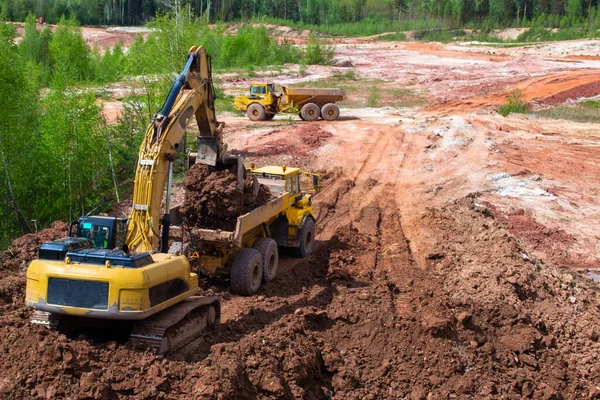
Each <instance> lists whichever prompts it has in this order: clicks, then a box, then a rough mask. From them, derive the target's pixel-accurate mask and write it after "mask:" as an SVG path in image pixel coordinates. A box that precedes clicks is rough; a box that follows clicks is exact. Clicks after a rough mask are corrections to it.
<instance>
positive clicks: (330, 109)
mask: <svg viewBox="0 0 600 400" xmlns="http://www.w3.org/2000/svg"><path fill="white" fill-rule="evenodd" d="M321 117H323V119H324V120H325V121H335V120H336V119H338V118H339V117H340V109H339V108H338V106H336V105H335V104H333V103H327V104H325V105H324V106H323V108H321Z"/></svg>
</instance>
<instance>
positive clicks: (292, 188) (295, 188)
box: [286, 175, 300, 196]
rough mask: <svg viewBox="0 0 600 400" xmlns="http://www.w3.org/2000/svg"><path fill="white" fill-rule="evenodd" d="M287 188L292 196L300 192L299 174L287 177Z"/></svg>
mask: <svg viewBox="0 0 600 400" xmlns="http://www.w3.org/2000/svg"><path fill="white" fill-rule="evenodd" d="M286 189H287V191H288V192H290V195H291V196H293V195H296V194H298V193H300V181H299V180H298V175H294V176H292V177H289V178H287V183H286Z"/></svg>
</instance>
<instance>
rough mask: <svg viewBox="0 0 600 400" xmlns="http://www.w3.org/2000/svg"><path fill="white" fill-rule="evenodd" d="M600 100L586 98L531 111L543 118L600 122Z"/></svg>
mask: <svg viewBox="0 0 600 400" xmlns="http://www.w3.org/2000/svg"><path fill="white" fill-rule="evenodd" d="M599 109H600V101H598V100H587V101H583V102H581V103H576V104H574V105H570V106H557V107H551V108H547V109H544V110H539V111H535V112H533V114H535V115H539V116H540V117H544V118H551V119H564V120H568V121H575V122H593V123H600V114H599V113H598V110H599Z"/></svg>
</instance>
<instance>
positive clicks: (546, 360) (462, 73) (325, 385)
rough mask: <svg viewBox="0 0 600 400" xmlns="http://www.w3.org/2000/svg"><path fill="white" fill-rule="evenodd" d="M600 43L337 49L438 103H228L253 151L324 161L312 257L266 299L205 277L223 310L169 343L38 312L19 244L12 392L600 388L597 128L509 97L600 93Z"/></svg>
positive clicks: (314, 163)
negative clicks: (521, 107) (250, 108)
mask: <svg viewBox="0 0 600 400" xmlns="http://www.w3.org/2000/svg"><path fill="white" fill-rule="evenodd" d="M596 47H598V49H596ZM494 53H495V54H494ZM596 53H600V44H597V43H596V42H593V41H573V42H562V43H554V44H540V45H536V46H532V47H526V48H507V49H497V48H488V47H485V46H458V45H437V44H432V45H429V44H427V45H421V44H414V43H408V44H407V43H383V44H382V43H368V42H367V43H351V44H348V45H344V44H343V43H342V44H339V45H338V48H337V54H336V58H338V59H342V60H344V59H348V60H351V61H352V62H353V63H354V65H356V67H355V68H356V71H357V73H358V74H359V76H361V77H363V78H373V77H378V78H383V79H386V80H387V83H386V85H388V86H389V87H390V88H404V87H406V86H409V87H411V88H412V89H413V90H415V91H417V92H419V93H421V94H423V95H424V96H426V97H427V98H428V100H429V104H428V105H426V106H423V107H421V108H398V109H393V108H385V109H342V115H343V116H345V118H343V119H342V120H341V121H338V122H336V123H324V122H316V123H303V122H299V121H292V122H290V121H288V120H287V119H281V118H280V117H277V118H276V119H275V120H274V121H271V122H265V123H264V124H256V123H250V122H249V121H247V120H246V119H244V118H240V117H234V116H227V117H224V118H223V119H224V120H225V122H226V123H227V128H226V136H225V141H226V142H227V143H228V144H229V146H230V148H233V149H237V150H238V151H239V152H240V153H241V154H243V155H244V156H245V157H246V160H247V162H256V163H257V164H260V165H262V164H266V163H274V164H286V165H300V166H302V167H303V168H308V169H312V170H315V171H316V170H320V171H325V177H326V179H325V189H324V190H323V192H322V193H320V194H319V195H318V196H316V197H315V209H316V212H317V214H318V235H317V239H318V241H319V245H318V248H317V250H316V253H315V254H314V255H313V256H312V257H310V258H308V259H304V260H299V259H294V258H291V257H287V256H284V257H283V259H282V262H281V266H280V271H279V275H278V278H277V279H276V281H275V282H273V283H271V284H268V285H265V286H264V287H263V288H262V289H261V291H260V292H259V294H258V295H256V296H253V297H250V298H243V297H238V296H233V295H230V294H229V293H228V292H227V289H226V287H225V286H220V285H218V286H212V287H208V286H207V287H206V293H208V294H213V295H216V296H219V297H220V298H221V300H222V307H223V323H222V324H221V325H220V326H217V327H215V328H213V329H210V330H209V331H208V332H207V334H206V335H205V336H204V337H203V338H201V339H199V340H197V341H196V342H194V343H192V344H190V345H189V346H187V347H186V348H184V349H182V350H181V351H180V352H178V353H176V354H173V355H171V356H169V357H167V358H163V357H158V356H155V355H152V354H150V353H140V352H139V351H135V350H132V349H129V348H128V347H127V346H126V345H117V344H115V343H104V344H95V343H90V342H88V341H86V340H82V339H80V340H68V339H66V338H63V337H60V336H59V335H57V334H55V333H47V332H46V331H44V330H43V329H41V328H36V327H31V326H29V325H28V324H27V316H28V314H29V311H28V310H26V309H25V308H24V307H23V305H22V298H23V288H24V277H23V270H24V269H23V267H24V264H23V263H22V262H20V261H19V260H22V259H27V256H28V254H29V257H31V253H32V252H33V250H30V251H28V252H24V253H22V254H19V255H17V254H14V255H13V254H12V253H16V250H17V249H15V250H13V252H12V253H6V254H5V255H4V262H3V263H2V267H1V268H0V307H1V310H2V317H0V318H1V321H2V322H1V323H2V326H3V338H2V339H1V341H0V362H1V363H2V364H3V365H6V366H7V367H6V368H5V371H6V372H5V374H4V376H3V377H0V394H2V397H4V398H22V397H42V398H44V397H46V398H52V397H60V396H65V397H92V398H120V397H133V398H181V397H190V398H206V399H212V398H232V399H233V398H235V399H243V398H247V399H252V398H308V399H321V398H335V399H351V398H373V399H375V398H399V399H401V398H409V399H442V398H461V399H462V398H473V399H475V398H478V399H479V398H506V399H520V398H536V399H560V398H567V399H576V398H598V397H600V388H598V387H597V386H596V385H597V384H598V382H599V379H600V366H599V365H598V363H597V354H598V350H600V344H599V342H598V340H599V338H600V328H598V326H599V324H598V322H599V321H600V309H599V305H600V297H599V294H600V292H599V291H598V286H597V284H596V283H594V282H593V281H591V280H590V279H588V278H586V277H584V276H583V275H582V274H580V273H579V272H577V271H576V270H575V269H574V268H579V267H600V263H599V262H598V260H599V256H600V246H599V243H598V240H599V239H598V232H599V231H600V229H599V228H600V223H599V222H600V213H598V200H597V199H598V190H599V185H600V183H598V180H597V176H598V174H599V173H600V170H599V169H600V164H599V163H598V161H597V160H598V158H599V157H598V156H599V151H598V139H599V136H600V127H599V126H598V125H597V124H580V123H573V122H569V121H557V120H547V119H543V118H538V117H533V116H523V115H511V116H509V117H508V118H503V117H501V116H500V115H498V114H497V113H495V112H494V111H493V106H494V105H497V104H501V103H502V102H503V101H504V100H503V99H505V97H506V95H507V94H508V93H510V91H511V90H512V88H514V87H520V88H522V90H523V92H524V93H525V96H526V98H527V100H531V101H534V102H539V103H541V104H543V103H544V101H545V100H546V99H551V100H548V101H547V102H548V103H552V102H556V101H564V100H567V99H568V98H569V94H571V95H572V96H575V95H577V96H579V95H580V94H581V93H585V96H586V97H592V96H596V95H598V94H600V93H593V91H594V90H593V89H592V88H593V87H594V86H595V84H594V82H596V81H600V78H597V79H594V74H595V73H596V72H597V69H600V61H599V60H597V59H594V58H582V56H584V55H586V54H596ZM488 55H489V56H490V57H489V59H487V58H486V57H487V56H488ZM492 56H493V57H492ZM308 70H309V73H310V74H312V75H309V76H313V77H319V76H326V75H328V74H331V73H332V71H333V70H336V68H334V67H333V68H332V67H310V68H309V69H308ZM283 79H286V78H283ZM289 79H290V81H292V82H293V80H294V79H296V78H295V77H290V78H289ZM303 79H304V78H303ZM281 83H287V82H285V81H284V82H281ZM240 86H245V83H241V84H240ZM559 96H563V97H562V98H561V97H559ZM261 149H268V151H265V152H261ZM31 240H32V239H31V238H30V240H29V241H27V243H32V242H31ZM21 243H22V242H21ZM30 245H32V246H33V248H35V243H33V244H30ZM16 247H18V248H21V247H23V245H22V244H17V245H16Z"/></svg>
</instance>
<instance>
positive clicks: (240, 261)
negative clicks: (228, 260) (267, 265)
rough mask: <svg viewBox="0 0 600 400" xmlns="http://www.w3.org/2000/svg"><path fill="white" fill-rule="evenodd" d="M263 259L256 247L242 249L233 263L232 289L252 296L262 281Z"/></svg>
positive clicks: (237, 292) (234, 291) (243, 294)
mask: <svg viewBox="0 0 600 400" xmlns="http://www.w3.org/2000/svg"><path fill="white" fill-rule="evenodd" d="M262 268H263V259H262V255H261V254H260V251H258V250H256V249H250V248H244V249H240V250H239V251H238V252H237V254H236V255H235V256H234V257H233V263H232V265H231V291H232V292H233V293H236V294H241V295H242V296H252V295H253V294H255V293H256V292H258V289H259V288H260V284H261V282H262V275H263V272H262Z"/></svg>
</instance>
